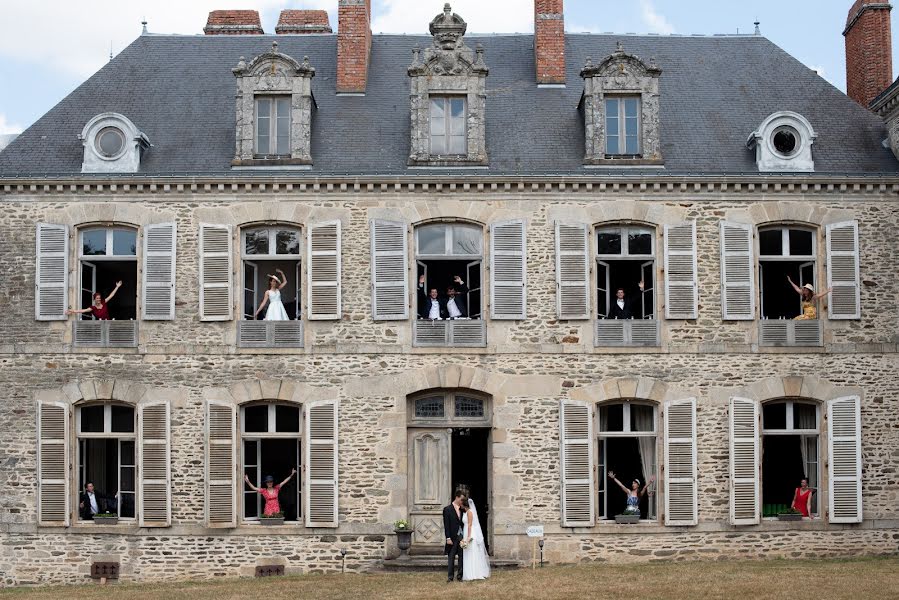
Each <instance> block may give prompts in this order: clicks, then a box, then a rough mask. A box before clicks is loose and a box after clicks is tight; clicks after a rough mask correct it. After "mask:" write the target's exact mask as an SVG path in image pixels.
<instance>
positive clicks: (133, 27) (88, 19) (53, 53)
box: [0, 0, 899, 134]
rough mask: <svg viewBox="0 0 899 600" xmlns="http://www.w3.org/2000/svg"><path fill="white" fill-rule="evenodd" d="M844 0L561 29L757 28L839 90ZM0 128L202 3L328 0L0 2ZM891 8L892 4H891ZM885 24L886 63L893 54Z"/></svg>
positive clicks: (499, 26)
mask: <svg viewBox="0 0 899 600" xmlns="http://www.w3.org/2000/svg"><path fill="white" fill-rule="evenodd" d="M443 3H444V0H372V5H373V7H372V31H374V32H375V33H378V32H384V33H426V32H427V26H428V22H429V21H430V20H431V19H432V18H433V17H434V16H435V15H437V14H438V13H439V12H441V10H442V8H443ZM452 5H453V11H454V12H456V13H458V14H459V15H460V16H462V18H464V19H465V20H466V21H467V22H468V31H469V32H470V33H494V32H496V33H509V32H532V31H533V27H534V26H533V10H534V9H533V0H455V1H453V2H452ZM851 5H852V0H777V1H775V0H754V1H753V2H745V1H744V2H720V1H717V2H711V1H708V0H702V1H701V0H626V1H625V2H622V1H621V0H615V1H612V0H566V1H565V29H566V30H567V31H570V32H614V33H658V34H680V35H691V34H705V35H711V34H722V33H744V34H745V33H751V32H752V31H753V30H754V26H753V22H754V21H756V20H758V21H760V22H761V32H762V35H764V36H765V37H767V38H768V39H769V40H771V41H772V42H774V43H775V44H777V45H778V46H780V47H781V48H783V49H784V50H786V51H787V52H788V53H790V54H792V55H793V56H794V57H796V58H797V59H799V60H800V61H802V62H803V63H805V64H806V65H807V66H808V67H810V68H812V69H814V70H816V71H818V73H819V74H820V75H821V76H822V77H824V78H825V79H827V80H828V81H830V82H831V83H832V84H833V85H835V86H836V87H838V88H839V89H841V90H845V89H846V67H845V56H844V43H843V36H842V32H843V28H844V26H845V24H846V15H847V12H848V10H849V7H850V6H851ZM0 8H2V15H3V19H2V20H0V134H7V133H19V132H21V131H22V130H23V129H25V128H27V127H28V126H29V125H30V124H31V123H33V122H34V121H35V120H37V119H38V118H39V117H40V116H41V115H43V114H44V113H46V112H47V111H48V110H50V109H51V108H52V107H53V106H55V105H56V104H57V103H58V102H59V101H60V100H62V99H63V98H64V97H65V96H66V95H68V94H69V93H70V92H71V91H72V90H74V89H75V88H76V87H77V86H78V85H80V84H81V83H82V82H83V81H84V80H86V79H87V78H88V77H90V76H91V74H93V73H94V72H96V71H97V70H98V69H99V68H100V67H102V66H103V65H104V64H105V63H106V62H107V61H108V60H109V56H110V52H112V54H113V55H114V54H117V53H118V52H120V51H121V50H122V49H123V48H125V47H126V46H127V45H128V44H130V43H131V42H132V41H133V40H134V38H135V37H137V36H138V35H140V33H141V21H142V20H144V19H146V20H147V22H148V26H147V27H148V30H149V31H150V32H151V33H177V34H187V35H201V34H202V31H203V26H204V25H205V24H206V17H207V15H208V13H209V11H210V10H214V9H226V8H251V9H256V10H258V11H259V12H260V15H261V16H262V26H263V29H264V30H265V31H266V32H267V33H268V32H274V29H275V24H276V23H277V20H278V13H279V12H280V11H281V10H282V9H285V8H291V9H324V10H327V11H328V12H329V14H330V17H331V25H332V27H333V28H334V29H335V31H336V29H337V0H293V1H290V0H124V1H123V0H78V1H76V2H73V1H72V0H37V1H32V2H25V1H23V0H0ZM897 13H899V11H897ZM897 35H899V28H893V37H894V40H893V49H894V58H893V62H894V63H896V64H897V65H899V62H897V57H896V56H895V55H896V54H899V40H897V39H896V37H897Z"/></svg>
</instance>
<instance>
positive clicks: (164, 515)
mask: <svg viewBox="0 0 899 600" xmlns="http://www.w3.org/2000/svg"><path fill="white" fill-rule="evenodd" d="M138 431H139V433H140V442H139V444H138V448H139V450H138V451H139V452H140V459H139V462H138V464H139V465H140V490H139V494H140V499H141V511H140V526H141V527H168V526H169V525H171V524H172V497H171V489H172V475H171V415H170V412H169V403H168V402H164V401H163V402H152V403H148V404H142V405H140V406H139V407H138Z"/></svg>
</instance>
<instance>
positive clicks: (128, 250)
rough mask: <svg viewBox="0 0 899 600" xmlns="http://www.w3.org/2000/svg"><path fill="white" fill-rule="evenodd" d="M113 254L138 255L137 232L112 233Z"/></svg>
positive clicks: (124, 230)
mask: <svg viewBox="0 0 899 600" xmlns="http://www.w3.org/2000/svg"><path fill="white" fill-rule="evenodd" d="M112 253H113V254H115V255H116V256H136V255H137V231H135V230H133V229H116V230H114V231H113V232H112Z"/></svg>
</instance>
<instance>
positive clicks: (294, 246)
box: [275, 230, 300, 254]
mask: <svg viewBox="0 0 899 600" xmlns="http://www.w3.org/2000/svg"><path fill="white" fill-rule="evenodd" d="M275 245H276V247H277V248H276V250H275V252H276V253H278V254H299V253H300V235H299V234H298V233H297V232H296V231H290V230H281V231H279V232H278V233H277V234H275Z"/></svg>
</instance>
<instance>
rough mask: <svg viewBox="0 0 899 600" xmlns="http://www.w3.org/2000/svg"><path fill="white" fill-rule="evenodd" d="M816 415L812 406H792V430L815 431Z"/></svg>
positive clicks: (816, 424)
mask: <svg viewBox="0 0 899 600" xmlns="http://www.w3.org/2000/svg"><path fill="white" fill-rule="evenodd" d="M817 428H818V413H817V410H815V405H814V404H800V403H795V404H793V429H817Z"/></svg>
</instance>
